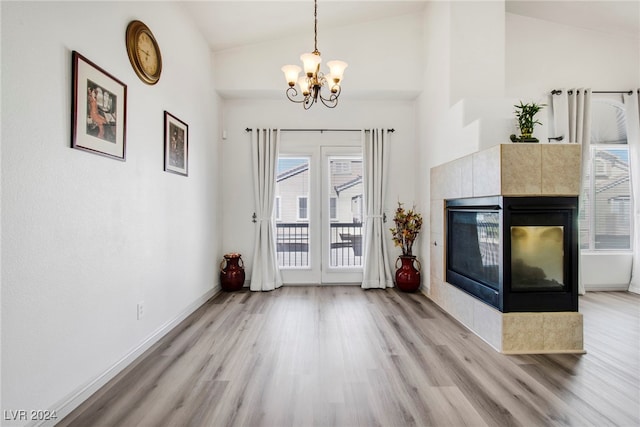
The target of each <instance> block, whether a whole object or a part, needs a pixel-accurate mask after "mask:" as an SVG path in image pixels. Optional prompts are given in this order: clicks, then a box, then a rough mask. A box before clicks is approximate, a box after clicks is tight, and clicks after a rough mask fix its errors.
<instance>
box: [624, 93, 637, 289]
mask: <svg viewBox="0 0 640 427" xmlns="http://www.w3.org/2000/svg"><path fill="white" fill-rule="evenodd" d="M639 92H640V90H636V91H634V92H632V93H631V95H628V94H625V95H624V96H623V98H624V106H625V110H626V113H627V114H626V118H627V143H628V144H629V167H630V171H629V172H630V175H631V191H632V204H633V205H632V206H633V208H632V209H633V210H632V212H633V213H634V216H633V264H632V269H631V283H630V284H629V292H634V293H636V294H640V96H639V95H638V93H639Z"/></svg>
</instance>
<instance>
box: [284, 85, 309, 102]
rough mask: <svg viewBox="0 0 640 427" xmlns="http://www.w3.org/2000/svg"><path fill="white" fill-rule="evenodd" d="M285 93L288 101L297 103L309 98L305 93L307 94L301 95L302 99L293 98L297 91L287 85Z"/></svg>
mask: <svg viewBox="0 0 640 427" xmlns="http://www.w3.org/2000/svg"><path fill="white" fill-rule="evenodd" d="M286 94H287V98H288V99H289V101H291V102H295V103H297V104H300V103H303V102H305V101H306V100H307V99H308V98H309V96H308V95H307V96H305V97H303V98H302V99H295V97H296V96H298V91H297V90H296V88H295V87H288V88H287V91H286Z"/></svg>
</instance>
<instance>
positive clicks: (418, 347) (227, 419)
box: [59, 286, 640, 427]
mask: <svg viewBox="0 0 640 427" xmlns="http://www.w3.org/2000/svg"><path fill="white" fill-rule="evenodd" d="M580 311H581V312H583V313H584V321H585V347H586V350H587V353H586V354H584V355H567V354H565V355H526V356H507V355H503V354H500V353H498V352H496V351H495V350H493V349H492V348H491V347H489V346H488V345H487V344H486V343H484V342H483V341H482V340H480V339H479V338H478V337H476V336H475V335H473V334H472V333H471V332H469V331H468V330H467V329H465V328H464V327H463V326H461V325H460V324H459V323H458V322H457V321H455V320H453V319H452V318H451V317H449V316H448V315H447V314H446V313H444V312H443V311H442V310H441V309H440V308H438V307H437V306H436V305H435V304H434V303H432V302H431V301H430V300H429V299H427V298H426V297H425V296H423V295H421V294H405V293H401V292H398V291H396V290H394V289H390V290H389V289H388V290H368V291H364V290H362V289H360V288H359V287H354V286H327V287H284V288H281V289H278V290H276V291H273V292H268V293H250V292H248V291H241V292H238V293H221V294H218V295H217V296H215V297H214V298H213V299H211V300H210V301H209V302H208V303H207V304H205V305H204V306H203V307H202V308H200V309H199V310H198V311H196V312H195V313H194V314H193V315H192V316H190V317H189V318H188V319H187V320H185V321H184V322H183V323H182V324H181V325H180V326H178V327H177V328H176V329H175V330H174V331H172V332H171V333H169V334H168V335H167V336H166V337H165V338H163V339H162V340H161V341H160V342H159V343H157V344H156V345H155V346H154V347H153V348H151V349H150V350H149V351H148V352H147V353H145V354H144V355H143V356H142V357H141V358H140V359H138V361H136V363H134V364H133V365H132V366H130V367H129V368H127V369H126V370H125V371H124V372H122V373H121V374H120V375H118V376H117V377H116V378H115V379H114V380H113V381H111V382H110V383H109V384H107V385H106V386H105V387H103V388H102V389H101V390H99V391H98V392H97V393H96V394H95V395H94V396H92V397H91V398H90V399H89V400H87V401H86V402H85V403H83V404H82V405H81V406H80V407H79V408H77V409H76V410H75V411H74V412H73V413H71V414H70V415H69V416H68V417H66V418H65V419H64V420H62V421H61V422H60V423H59V425H61V426H82V427H90V426H118V427H122V426H144V427H146V426H215V427H220V426H278V427H281V426H282V427H284V426H295V427H302V426H332V427H337V426H366V427H373V426H564V425H567V426H638V425H640V409H639V408H640V372H639V371H640V360H639V359H640V348H639V346H640V344H639V343H640V296H638V295H634V294H629V293H621V292H608V293H596V292H594V293H588V294H587V295H586V296H583V297H580Z"/></svg>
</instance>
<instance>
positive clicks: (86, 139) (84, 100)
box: [71, 51, 127, 161]
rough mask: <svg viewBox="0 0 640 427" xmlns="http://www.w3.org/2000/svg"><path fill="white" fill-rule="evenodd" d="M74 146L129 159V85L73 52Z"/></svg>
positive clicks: (72, 138)
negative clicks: (127, 154)
mask: <svg viewBox="0 0 640 427" xmlns="http://www.w3.org/2000/svg"><path fill="white" fill-rule="evenodd" d="M72 69H73V94H72V102H71V104H72V107H71V108H72V111H71V147H72V148H77V149H79V150H85V151H89V152H91V153H95V154H99V155H102V156H106V157H111V158H113V159H118V160H122V161H124V160H125V153H126V150H125V145H126V143H125V139H126V121H127V86H126V85H125V84H124V83H122V82H121V81H120V80H118V79H116V78H115V77H113V76H112V75H110V74H109V73H107V72H106V71H104V70H103V69H102V68H100V67H98V66H97V65H96V64H94V63H93V62H91V61H89V60H88V59H87V58H85V57H84V56H82V55H80V54H79V53H78V52H76V51H73V53H72Z"/></svg>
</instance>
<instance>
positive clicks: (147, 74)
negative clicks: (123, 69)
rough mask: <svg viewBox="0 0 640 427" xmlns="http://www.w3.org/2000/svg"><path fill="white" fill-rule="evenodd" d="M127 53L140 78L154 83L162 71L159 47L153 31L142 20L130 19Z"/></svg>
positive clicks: (151, 83)
mask: <svg viewBox="0 0 640 427" xmlns="http://www.w3.org/2000/svg"><path fill="white" fill-rule="evenodd" d="M126 43H127V54H128V55H129V61H131V66H132V67H133V70H134V71H135V72H136V74H137V75H138V77H140V80H142V81H143V82H145V83H146V84H149V85H154V84H156V83H158V80H160V74H161V73H162V56H161V55H160V47H159V46H158V42H157V41H156V39H155V37H153V33H152V32H151V30H150V29H149V27H147V26H146V25H145V24H144V23H143V22H140V21H131V22H130V23H129V25H128V26H127V34H126Z"/></svg>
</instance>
